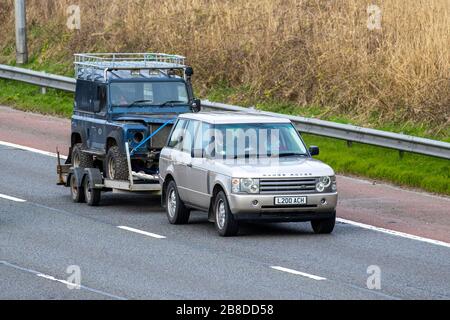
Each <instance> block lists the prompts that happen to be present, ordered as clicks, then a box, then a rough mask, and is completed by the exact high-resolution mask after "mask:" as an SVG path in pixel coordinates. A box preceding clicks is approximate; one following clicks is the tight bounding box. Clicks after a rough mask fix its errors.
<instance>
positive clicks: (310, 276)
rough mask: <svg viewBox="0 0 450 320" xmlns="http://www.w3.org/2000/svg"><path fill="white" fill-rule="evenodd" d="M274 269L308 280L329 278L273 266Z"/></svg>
mask: <svg viewBox="0 0 450 320" xmlns="http://www.w3.org/2000/svg"><path fill="white" fill-rule="evenodd" d="M271 268H272V269H275V270H278V271H283V272H287V273H292V274H295V275H297V276H302V277H306V278H310V279H314V280H319V281H320V280H327V278H324V277H319V276H315V275H313V274H309V273H305V272H301V271H297V270H293V269H288V268H284V267H280V266H271Z"/></svg>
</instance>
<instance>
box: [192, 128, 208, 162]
mask: <svg viewBox="0 0 450 320" xmlns="http://www.w3.org/2000/svg"><path fill="white" fill-rule="evenodd" d="M195 131H196V133H195V138H194V149H195V150H203V151H204V152H203V154H204V156H209V155H210V152H211V150H210V149H211V145H212V143H211V142H212V129H211V125H210V124H209V123H205V122H201V123H200V127H199V128H198V129H196V130H195Z"/></svg>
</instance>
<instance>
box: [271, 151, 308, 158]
mask: <svg viewBox="0 0 450 320" xmlns="http://www.w3.org/2000/svg"><path fill="white" fill-rule="evenodd" d="M278 156H279V157H280V158H281V157H306V156H307V154H306V153H297V152H286V153H280V154H279V155H278Z"/></svg>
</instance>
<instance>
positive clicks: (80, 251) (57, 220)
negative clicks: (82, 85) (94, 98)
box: [0, 109, 450, 299]
mask: <svg viewBox="0 0 450 320" xmlns="http://www.w3.org/2000/svg"><path fill="white" fill-rule="evenodd" d="M12 113H14V114H16V113H15V112H12ZM5 114H7V112H4V109H1V110H0V140H3V141H9V142H15V143H21V144H23V145H28V146H31V147H35V148H41V149H44V150H47V149H48V148H47V149H46V148H45V146H42V145H38V143H41V144H45V143H48V144H49V146H50V147H52V149H51V150H49V151H53V148H54V145H55V143H60V142H59V141H61V140H60V139H61V137H57V138H51V137H49V138H48V139H44V138H43V137H45V136H46V135H49V136H53V135H52V123H55V122H57V123H64V124H66V123H67V121H65V120H60V119H54V118H44V117H42V116H35V115H30V114H26V115H22V117H23V118H26V117H31V118H32V119H34V120H35V119H41V121H45V120H44V119H47V120H48V119H50V120H48V121H49V122H48V124H47V125H46V126H43V127H42V128H44V129H45V128H47V130H44V129H43V130H41V131H39V130H38V129H36V128H38V127H39V125H36V126H33V128H34V129H33V130H34V132H33V133H32V134H29V133H28V137H30V138H29V139H28V140H27V141H17V140H16V141H11V139H8V136H7V135H8V132H10V131H12V130H14V129H9V128H10V127H13V126H14V125H12V123H11V122H9V123H8V122H5V121H4V119H5V118H4V117H5ZM35 122H38V120H35ZM27 123H28V124H29V127H31V126H32V125H33V124H32V123H30V122H29V121H28V122H27ZM36 130H37V131H36ZM62 130H67V129H62ZM17 132H18V135H19V133H20V134H21V135H23V137H27V130H26V129H25V128H24V129H23V130H17ZM31 137H34V138H35V140H33V139H32V138H31ZM36 137H38V138H37V139H36ZM39 137H40V138H41V139H39ZM15 139H17V136H16V137H15ZM51 139H54V140H53V141H52V140H51ZM39 140H42V141H40V142H39ZM63 145H64V144H63V143H61V146H63ZM55 181H56V177H55V158H53V157H50V156H47V155H43V154H38V153H34V152H30V151H25V150H21V149H19V148H15V147H12V146H6V145H5V144H3V145H2V144H0V299H17V298H20V299H281V298H283V299H418V298H425V299H432V298H435V299H450V247H449V246H446V245H439V244H433V243H427V242H423V241H418V240H413V239H408V238H404V237H400V236H396V235H391V234H387V233H385V232H379V231H374V230H367V229H365V228H361V227H359V226H357V225H352V224H347V223H338V224H337V226H336V228H335V231H334V232H333V234H331V235H315V234H313V233H312V230H311V227H310V225H309V224H308V223H289V224H267V225H264V224H247V225H245V226H244V227H243V228H242V231H241V233H240V236H239V237H233V238H221V237H219V236H218V235H217V233H216V231H215V229H214V226H213V225H212V224H210V223H208V222H207V220H206V216H205V215H204V214H202V213H199V212H194V213H193V214H192V218H191V221H190V224H188V225H185V226H173V225H170V224H169V223H168V222H167V218H166V217H165V215H164V213H163V211H162V209H161V208H160V206H159V202H160V200H159V197H158V196H151V197H149V196H142V195H141V196H136V195H126V194H104V196H103V199H102V206H100V207H96V208H92V207H88V206H87V205H84V204H75V203H72V202H71V199H70V195H69V190H68V189H66V188H63V187H58V186H56V185H55ZM339 183H340V184H339V186H340V187H341V188H342V189H343V190H344V191H343V192H342V196H341V200H340V203H339V207H338V215H339V216H341V217H344V218H347V219H350V218H352V219H353V220H357V221H362V222H366V223H367V222H368V221H367V218H366V217H365V215H367V216H369V215H370V212H372V213H373V215H378V216H381V218H379V219H378V218H373V220H374V222H375V223H376V222H377V221H385V220H386V219H387V218H386V217H392V219H396V220H398V221H407V223H405V225H407V226H410V228H411V229H412V231H414V232H413V234H417V235H421V234H420V233H418V232H417V230H416V228H417V224H419V223H420V219H416V218H415V216H416V215H417V213H416V212H419V211H420V208H415V210H416V211H413V213H412V214H411V215H410V216H409V218H408V219H409V220H408V219H406V218H404V217H406V216H407V215H408V212H407V211H406V210H405V209H404V206H406V205H405V203H406V202H408V201H407V200H410V201H418V202H420V201H423V203H426V202H428V203H429V205H430V206H433V207H434V208H436V210H437V211H439V210H441V211H439V212H440V213H439V215H436V214H433V213H432V214H431V217H432V219H435V221H430V222H429V223H428V225H426V224H425V223H423V225H424V228H425V229H426V228H430V230H434V229H435V228H437V230H438V231H436V232H435V234H436V236H435V237H432V238H434V239H437V240H442V241H447V240H448V237H449V232H448V230H449V229H446V228H448V225H446V224H445V223H441V222H440V221H438V220H439V219H441V218H440V217H441V216H442V217H443V219H444V218H448V217H447V216H446V215H445V213H446V214H447V215H448V213H449V211H450V210H449V208H450V205H449V202H445V201H448V198H444V197H436V196H430V195H426V194H421V193H416V192H410V191H403V190H401V189H397V188H394V187H390V186H386V185H372V184H370V183H368V182H365V181H361V180H355V179H348V178H345V177H340V181H339ZM343 185H344V186H343ZM345 185H347V186H346V187H345ZM375 188H377V189H381V190H380V193H379V194H382V196H379V197H377V198H378V199H372V202H371V201H369V200H370V197H368V195H367V194H365V192H366V191H367V190H373V189H375ZM347 189H348V190H353V192H354V198H352V197H349V195H350V193H349V191H345V190H347ZM395 194H397V195H399V196H398V198H399V199H404V198H408V197H409V199H406V200H398V201H397V202H394V201H393V200H392V199H395ZM370 195H372V194H370ZM358 197H359V198H360V199H363V197H366V198H368V200H367V199H366V200H365V201H366V202H364V201H362V200H361V201H360V204H358V203H355V201H354V199H356V198H358ZM374 198H375V197H374ZM417 199H418V200H417ZM423 199H426V200H423ZM375 200H378V202H376V201H375ZM383 201H386V202H387V203H388V204H387V205H386V204H385V205H383ZM367 203H368V204H367ZM430 203H431V204H430ZM375 204H376V205H375ZM366 207H368V208H369V209H368V210H369V213H367V212H366V213H365V214H361V215H358V214H357V212H358V211H359V210H366V209H365V208H366ZM427 208H428V207H426V209H427ZM370 210H372V211H370ZM385 211H387V212H388V213H384V212H385ZM421 212H422V215H426V214H427V213H428V212H427V211H426V210H424V209H422V211H421ZM342 213H343V214H342ZM352 215H353V216H352ZM427 217H429V216H427ZM422 219H425V220H426V219H427V218H426V217H425V218H422ZM441 220H442V219H441ZM393 221H394V220H393ZM436 221H437V222H436ZM443 221H444V222H445V219H444V220H443ZM442 224H443V225H444V227H440V228H439V226H440V225H442ZM375 225H376V224H375ZM391 225H392V226H393V227H398V225H401V223H392V224H391ZM119 227H121V228H119ZM390 229H393V228H390ZM130 230H131V231H130ZM132 230H135V231H138V232H140V231H143V232H144V233H136V232H133V231H132ZM394 230H395V229H394ZM400 231H405V232H406V231H407V230H400ZM145 232H147V233H145ZM161 236H162V237H161ZM447 242H448V241H447ZM73 265H75V266H79V267H80V270H81V288H80V289H79V290H78V289H69V288H68V287H67V285H66V282H65V281H66V280H67V279H68V277H69V274H68V273H66V270H67V268H68V267H69V266H73ZM369 266H377V267H379V269H380V270H381V277H380V279H381V282H380V284H381V289H379V290H377V289H372V290H371V289H368V287H367V279H368V277H369V274H367V269H368V267H369ZM274 267H277V268H274Z"/></svg>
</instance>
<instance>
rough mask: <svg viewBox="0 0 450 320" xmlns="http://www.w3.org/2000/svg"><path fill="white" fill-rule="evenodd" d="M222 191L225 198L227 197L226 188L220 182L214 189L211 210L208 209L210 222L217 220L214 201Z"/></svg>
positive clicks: (210, 203)
mask: <svg viewBox="0 0 450 320" xmlns="http://www.w3.org/2000/svg"><path fill="white" fill-rule="evenodd" d="M220 191H223V192H224V193H225V196H226V195H227V192H226V189H225V187H224V186H223V185H222V184H221V183H220V182H216V183H215V184H214V187H213V189H212V193H211V200H210V202H209V208H208V220H209V221H214V219H215V215H214V210H213V208H214V200H215V199H216V196H217V194H218V193H219V192H220Z"/></svg>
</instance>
